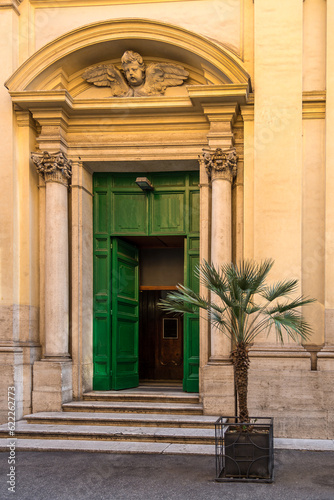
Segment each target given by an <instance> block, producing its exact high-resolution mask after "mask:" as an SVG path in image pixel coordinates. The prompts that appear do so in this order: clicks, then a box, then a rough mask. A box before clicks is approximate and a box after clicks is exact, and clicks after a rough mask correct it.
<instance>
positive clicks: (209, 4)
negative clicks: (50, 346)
mask: <svg viewBox="0 0 334 500" xmlns="http://www.w3.org/2000/svg"><path fill="white" fill-rule="evenodd" d="M4 4H5V5H4ZM136 19H147V20H148V22H147V23H146V24H145V23H144V21H143V22H142V26H144V28H140V26H141V25H140V23H141V21H138V22H137V21H136V22H137V24H136V22H135V20H136ZM107 20H111V23H110V26H108V25H107ZM121 20H122V21H121ZM151 21H154V23H151V24H149V23H150V22H151ZM131 22H132V24H133V25H135V24H136V28H135V29H133V26H132V25H131V26H132V28H131V29H132V31H131V35H129V37H128V38H127V37H126V35H124V33H123V34H121V30H120V31H119V32H117V25H118V26H121V25H122V26H126V25H128V27H130V24H131ZM93 23H95V24H93ZM121 23H124V24H121ZM164 23H167V24H166V25H165V24H164ZM333 23H334V6H333V3H332V2H329V1H327V2H326V1H325V0H305V1H304V2H302V1H301V0H300V1H294V2H291V0H281V1H280V2H277V0H256V1H255V2H253V1H252V0H188V1H187V0H183V1H178V0H170V1H169V0H166V1H154V0H152V1H149V2H145V3H144V2H140V1H138V0H134V1H132V2H131V1H122V0H119V1H117V0H114V1H110V2H107V1H104V0H98V1H94V2H93V1H88V2H87V1H86V2H84V1H80V0H57V1H55V2H52V1H51V2H50V1H48V2H46V1H44V0H31V1H28V0H23V2H21V3H20V2H18V1H16V0H12V1H8V2H3V4H0V27H1V30H2V33H5V34H6V36H3V37H2V38H1V40H0V45H1V46H0V49H1V53H2V54H3V55H4V56H3V60H2V64H1V67H0V80H1V82H2V84H4V82H5V81H6V80H8V78H9V77H10V76H11V75H12V74H13V73H14V71H15V70H17V68H18V67H19V66H20V65H23V66H21V70H20V71H19V73H17V74H16V76H15V75H14V77H12V78H11V79H10V80H9V83H8V84H7V85H8V86H9V90H10V91H11V93H12V98H13V102H15V109H14V110H13V103H12V100H11V97H10V95H9V93H8V91H7V89H6V88H5V87H4V86H3V85H2V86H0V111H1V113H0V133H1V139H2V142H1V179H2V184H1V197H0V200H1V201H0V203H1V207H0V208H1V213H2V215H3V222H2V225H1V247H0V252H1V290H0V291H1V311H2V319H3V322H2V328H1V332H0V355H1V360H0V361H1V362H2V367H1V370H2V375H3V377H2V380H3V383H2V386H1V399H2V408H5V406H4V405H5V404H6V390H7V386H8V385H12V384H15V386H16V387H17V394H18V413H17V414H18V417H19V418H20V417H21V416H22V415H23V414H24V413H27V412H29V411H30V409H31V392H32V366H33V363H34V361H35V360H38V359H40V355H41V352H42V353H44V347H45V328H44V327H45V318H44V302H45V294H44V286H45V282H44V278H45V276H44V261H45V248H44V237H45V213H44V207H45V186H44V183H43V181H42V179H39V178H38V175H37V173H36V170H35V167H34V166H33V165H32V164H31V162H30V160H29V158H30V151H33V150H35V149H36V145H39V147H40V148H41V149H42V150H43V149H48V150H50V151H56V150H57V149H59V148H60V149H62V150H64V151H66V152H67V153H68V154H69V156H70V158H71V159H72V160H73V162H74V163H73V178H72V190H71V195H70V229H71V231H70V257H71V268H70V270H71V281H70V294H71V333H70V351H71V356H72V360H73V370H72V376H73V385H72V394H73V396H74V397H80V396H81V395H82V393H83V392H84V391H85V390H88V389H90V387H91V380H92V336H91V332H92V326H91V325H92V293H91V283H92V265H91V255H92V185H91V182H92V178H91V175H92V172H93V171H94V170H98V169H104V170H108V168H109V167H110V162H111V161H112V162H116V161H120V159H122V160H127V161H131V160H133V159H135V160H136V161H146V160H152V159H155V160H159V159H164V160H167V159H168V160H181V159H196V158H197V155H198V154H200V152H201V148H202V147H203V146H205V145H208V144H210V145H214V146H215V147H216V146H217V145H220V144H223V145H225V144H227V142H229V144H230V143H233V142H234V143H235V146H236V148H237V151H238V154H239V172H238V177H237V180H236V182H235V185H234V189H233V193H232V207H233V217H232V241H233V249H232V251H233V256H234V258H235V259H240V258H242V257H245V258H255V259H258V260H260V259H264V258H269V257H270V258H274V259H275V261H276V263H275V266H274V269H273V273H272V275H271V277H272V278H273V279H281V278H286V277H296V278H298V279H299V280H300V293H305V294H307V295H310V296H313V297H316V298H317V300H318V302H317V303H316V304H314V305H312V307H311V308H309V309H308V310H307V311H306V315H307V319H308V320H309V321H310V322H311V323H312V325H313V328H314V334H313V336H312V337H311V338H310V340H309V341H308V342H307V343H306V345H305V347H302V346H299V345H295V344H287V345H286V346H284V347H283V348H282V347H281V346H280V345H278V344H277V343H276V338H275V336H274V335H273V334H270V335H269V337H268V338H267V337H265V336H263V337H262V338H260V339H258V341H257V343H256V345H255V346H254V348H253V351H252V365H251V372H250V380H251V384H250V406H251V409H252V411H253V413H257V414H258V415H260V414H268V413H272V414H274V416H275V417H276V418H277V419H278V420H277V421H278V427H277V429H278V430H277V433H278V435H282V436H283V435H284V436H290V437H294V436H296V435H297V433H298V432H300V431H302V433H303V437H331V438H333V431H332V430H331V429H332V427H331V423H332V422H333V421H334V403H333V398H332V397H330V396H329V391H328V380H332V376H333V372H334V313H333V311H334V276H333V274H334V264H333V242H334V236H333V235H334V211H333V203H332V196H331V194H332V192H333V186H332V184H333V183H334V177H333V171H334V168H333V161H334V160H333V158H334V149H333V148H334V143H333V140H332V138H333V136H334V130H332V129H334V111H333V110H334V50H333V47H334V38H333V37H334V34H333V29H332V26H333ZM85 25H89V26H91V27H88V28H84V26H85ZM108 30H109V31H108ZM188 32H189V33H192V34H193V35H190V34H189V33H188ZM85 33H86V34H87V41H85ZM129 33H130V31H129ZM108 36H109V38H110V40H108ZM57 37H62V38H60V39H59V40H58V41H57V40H56V38H57ZM94 37H95V38H94ZM122 37H123V38H122ZM150 37H151V38H150ZM191 37H192V38H191ZM93 38H94V41H93V42H92V40H93ZM155 38H156V39H155ZM46 44H49V45H46ZM192 44H193V47H192ZM196 44H198V45H196ZM210 44H212V45H210ZM130 45H131V47H130ZM195 45H196V46H195ZM125 46H126V48H128V49H133V50H136V47H137V46H138V47H139V48H140V50H141V51H142V53H143V56H144V58H148V59H149V60H155V59H154V58H158V59H159V58H161V57H162V58H166V59H168V60H171V59H172V60H174V61H176V62H177V61H180V62H181V63H182V64H184V65H186V67H187V69H188V70H189V71H190V73H191V81H190V83H191V85H192V87H189V88H186V87H183V88H182V89H177V90H173V91H170V92H169V93H167V94H166V96H165V97H163V98H160V96H159V97H158V98H156V99H152V98H150V99H151V100H147V101H143V100H142V99H141V98H139V99H133V100H132V101H131V103H130V102H129V103H128V102H125V101H122V99H115V100H114V101H113V108H112V109H113V114H112V115H111V114H110V106H109V104H108V103H109V102H110V101H109V100H108V97H107V91H106V90H101V89H95V88H90V87H89V85H88V84H86V83H85V82H83V80H82V78H81V74H82V71H83V69H84V68H85V67H87V66H89V65H91V64H94V63H95V62H101V61H111V60H118V58H119V57H120V55H121V51H122V50H124V47H125ZM152 47H153V48H154V49H153V48H152ZM39 50H40V52H38V51H39ZM138 50H139V49H138ZM192 50H193V51H192ZM219 51H221V63H220V66H219V63H218V62H217V61H218V60H219V56H218V55H217V54H219ZM57 54H59V60H58V59H57V57H58V56H57ZM31 56H32V57H34V59H32V60H31V61H30V62H29V61H28V58H29V57H31ZM209 59H210V63H208V60H209ZM214 61H216V62H217V64H216V66H214ZM35 63H36V64H35ZM50 64H53V66H50V68H49V65H50ZM61 68H62V69H61ZM224 68H225V69H224ZM224 71H226V72H225V74H224ZM228 72H229V73H228ZM247 73H248V75H249V76H250V77H251V86H252V91H253V93H252V94H251V95H248V92H246V91H245V88H246V87H245V86H244V87H242V85H243V84H244V83H242V82H245V81H246V80H245V78H246V77H245V75H246V74H247ZM227 75H229V76H227ZM228 78H229V79H230V80H231V81H232V80H233V78H234V80H233V82H232V83H233V84H234V85H235V87H233V92H234V93H232V94H231V92H232V90H229V91H228V90H227V86H226V82H227V80H228ZM238 78H239V80H238ZM208 83H209V85H205V84H208ZM212 83H215V84H216V86H217V87H216V90H215V92H216V94H213V91H212V89H213V87H212ZM237 85H241V87H240V89H241V88H242V92H243V94H242V92H241V90H240V92H241V93H238V92H239V90H238V91H237ZM200 86H202V87H201V88H200ZM238 88H239V87H238ZM26 89H29V92H31V93H30V94H29V95H28V93H27V92H26ZM41 89H42V90H43V92H45V93H44V94H43V93H41ZM64 89H66V90H64ZM35 91H37V92H35ZM34 92H35V93H34ZM210 92H211V93H210ZM69 94H71V98H70V97H69ZM241 94H242V95H241ZM71 99H72V100H71ZM145 102H147V103H149V104H147V105H144V103H145ZM232 108H233V110H234V111H233V113H232V114H233V118H232V114H231V111H228V110H230V109H232ZM228 113H230V115H231V116H228ZM234 115H235V116H234ZM226 141H227V142H226ZM36 143H37V144H36ZM108 162H109V163H108ZM205 175H206V172H205V171H203V172H202V171H201V181H200V182H201V186H202V188H201V189H202V195H201V237H202V239H201V255H202V256H203V257H205V258H210V256H211V252H212V242H211V241H210V238H211V236H210V235H211V227H210V224H211V208H210V207H211V203H212V200H211V187H210V185H209V183H208V182H207V179H206V177H205ZM221 201H222V200H220V199H219V200H217V199H215V205H214V206H217V205H219V203H220V202H221ZM219 250H220V249H219V248H215V251H218V253H219ZM225 347H226V346H225ZM225 347H224V348H225ZM222 349H223V347H222ZM212 354H213V353H212V344H211V340H210V336H209V332H208V329H207V327H206V325H204V323H202V325H201V365H200V366H201V379H200V391H201V397H202V400H203V403H204V406H205V411H206V412H207V413H213V412H222V413H229V412H231V411H233V408H234V406H233V387H232V372H231V366H227V365H226V364H225V365H224V364H222V363H221V360H219V359H218V358H217V359H213V357H212ZM36 367H38V370H40V369H41V370H42V365H40V364H39V365H38V364H36ZM36 373H37V371H36ZM282 373H283V376H281V374H282ZM263 381H265V382H263ZM329 385H330V384H329ZM286 387H289V389H288V390H285V389H286ZM66 390H67V391H69V389H68V386H67V388H66ZM287 401H288V403H287ZM3 415H4V413H3ZM310 415H311V416H312V418H311V420H310V419H309V416H310ZM320 418H321V419H322V420H323V422H324V424H323V429H322V430H321V432H320V433H318V434H319V435H317V436H316V435H315V434H314V432H315V431H314V426H313V425H310V424H311V423H312V422H313V423H314V422H316V421H317V419H320ZM312 419H313V420H312ZM296 420H297V421H298V422H299V428H298V426H297V427H296Z"/></svg>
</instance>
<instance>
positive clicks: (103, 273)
mask: <svg viewBox="0 0 334 500" xmlns="http://www.w3.org/2000/svg"><path fill="white" fill-rule="evenodd" d="M110 272H111V269H110V237H109V236H104V237H103V236H99V237H95V238H94V283H93V288H94V316H93V331H94V336H93V363H94V371H93V389H94V390H101V391H102V390H108V389H110V388H111V338H110V328H111V321H110V303H111V302H110V300H111V294H110V288H111V286H110V282H111V280H110Z"/></svg>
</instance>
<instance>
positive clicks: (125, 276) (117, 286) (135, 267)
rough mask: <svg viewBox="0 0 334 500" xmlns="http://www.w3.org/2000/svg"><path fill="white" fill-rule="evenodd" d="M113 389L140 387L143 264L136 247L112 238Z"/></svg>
mask: <svg viewBox="0 0 334 500" xmlns="http://www.w3.org/2000/svg"><path fill="white" fill-rule="evenodd" d="M111 318H112V320H111V339H112V340H111V343H112V384H111V387H112V389H129V388H131V387H137V386H138V384H139V375H138V335H139V332H138V328H139V260H138V250H137V248H136V247H135V246H134V245H130V244H129V243H127V242H125V241H122V240H120V239H118V238H112V282H111Z"/></svg>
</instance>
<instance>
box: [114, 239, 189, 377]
mask: <svg viewBox="0 0 334 500" xmlns="http://www.w3.org/2000/svg"><path fill="white" fill-rule="evenodd" d="M124 239H126V240H128V241H129V242H131V243H134V244H135V245H136V246H137V247H138V248H139V263H140V265H139V283H140V294H139V297H140V301H139V311H140V312H139V380H140V381H141V382H143V381H169V382H171V381H173V382H180V383H181V381H182V379H183V318H182V317H181V316H178V317H173V316H171V315H168V314H166V313H165V312H164V311H162V310H161V309H159V307H158V302H159V300H160V299H161V298H164V297H165V296H166V294H167V293H168V291H172V290H175V288H176V285H177V284H178V283H183V282H184V237H183V236H159V237H127V238H124Z"/></svg>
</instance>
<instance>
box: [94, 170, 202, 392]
mask: <svg viewBox="0 0 334 500" xmlns="http://www.w3.org/2000/svg"><path fill="white" fill-rule="evenodd" d="M138 175H139V174H136V173H117V174H112V173H96V174H94V200H93V203H94V339H93V344H94V347H93V359H94V379H93V388H94V389H95V390H110V389H122V388H130V387H135V386H137V385H138V319H139V318H138V313H139V306H138V297H139V283H138V252H137V249H136V248H135V247H134V246H133V245H129V244H128V243H126V242H125V241H123V240H121V239H117V238H116V236H118V237H120V238H122V237H126V236H140V237H142V236H149V237H152V236H154V237H160V236H164V235H165V236H167V235H169V236H171V235H175V236H177V235H178V236H180V235H182V236H184V237H185V239H186V241H187V244H186V247H185V284H187V285H188V286H190V287H194V286H196V280H195V277H194V274H193V271H194V267H195V265H196V264H197V262H198V256H199V246H198V245H199V189H198V172H159V173H143V174H140V176H147V177H148V178H149V180H150V181H151V182H152V183H153V185H154V191H152V192H150V193H146V194H145V193H143V192H142V191H141V190H140V188H139V187H138V186H137V184H136V183H135V180H136V177H137V176H138ZM111 247H112V250H111ZM198 371H199V320H198V316H196V315H185V318H184V381H183V387H184V390H185V391H187V392H197V391H198Z"/></svg>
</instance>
